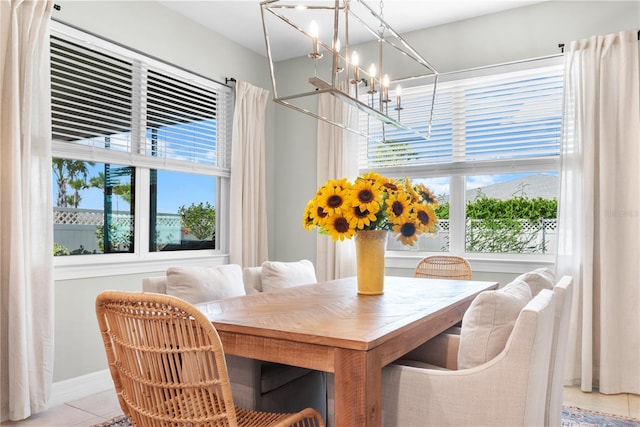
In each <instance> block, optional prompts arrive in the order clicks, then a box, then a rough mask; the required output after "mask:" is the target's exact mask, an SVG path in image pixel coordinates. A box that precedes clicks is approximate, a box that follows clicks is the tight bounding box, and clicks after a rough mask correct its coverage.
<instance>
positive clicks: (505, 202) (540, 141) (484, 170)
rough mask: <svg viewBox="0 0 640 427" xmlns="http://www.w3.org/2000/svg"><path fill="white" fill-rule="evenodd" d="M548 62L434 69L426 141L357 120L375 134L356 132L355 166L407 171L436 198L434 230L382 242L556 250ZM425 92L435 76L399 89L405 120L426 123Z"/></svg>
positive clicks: (555, 160) (555, 118) (558, 87)
mask: <svg viewBox="0 0 640 427" xmlns="http://www.w3.org/2000/svg"><path fill="white" fill-rule="evenodd" d="M552 62H555V63H553V64H550V63H549V61H534V62H533V63H527V64H526V66H527V68H526V69H518V70H515V69H513V66H498V67H495V68H493V69H492V72H491V74H488V69H485V70H482V71H477V70H476V71H475V73H480V72H482V73H483V74H484V75H475V76H469V75H468V74H469V73H467V74H466V75H465V74H460V75H459V74H450V75H443V76H441V77H440V81H439V82H438V84H437V91H436V98H435V104H434V105H435V108H434V116H433V120H432V127H431V137H430V138H429V139H428V140H424V139H422V138H419V137H416V136H415V135H414V134H413V133H411V132H407V131H404V130H399V129H396V128H390V127H389V126H385V128H384V129H383V128H382V126H381V125H374V124H372V123H371V122H370V121H367V120H366V118H362V119H361V121H360V126H362V127H364V126H367V127H368V131H369V132H373V133H374V137H373V138H371V139H369V140H368V141H367V140H364V139H361V145H360V170H361V171H362V172H364V171H369V170H375V171H376V172H379V173H382V174H385V175H387V176H395V177H398V178H402V177H405V176H408V177H410V178H412V180H414V181H416V182H421V183H424V184H425V185H427V186H428V187H429V188H430V189H431V190H432V191H433V192H434V193H435V194H436V195H437V196H438V198H439V202H440V207H439V209H438V211H437V214H438V217H439V219H440V224H439V234H438V236H437V237H436V238H433V237H426V236H421V237H420V239H419V241H418V243H417V245H416V246H415V247H413V248H412V247H406V246H402V245H396V244H395V243H394V240H393V239H389V246H388V249H391V250H394V251H416V250H417V251H427V252H451V253H456V254H462V255H465V256H470V255H475V256H480V254H498V253H499V254H502V255H504V254H526V255H525V256H536V255H538V254H553V253H555V218H556V208H557V194H558V170H559V152H560V130H561V116H562V91H563V76H562V66H561V65H559V60H557V59H555V60H554V61H552ZM520 66H522V64H520ZM521 68H522V67H521ZM432 93H433V83H432V82H431V83H429V82H424V81H423V82H421V83H420V84H416V85H414V86H413V87H407V88H404V87H403V100H402V103H403V107H404V109H403V110H402V114H403V117H401V119H402V121H406V122H411V125H412V126H413V127H419V126H422V127H423V129H426V127H427V126H428V120H427V119H426V118H428V117H429V111H430V106H431V99H432ZM373 126H378V128H377V129H376V128H373Z"/></svg>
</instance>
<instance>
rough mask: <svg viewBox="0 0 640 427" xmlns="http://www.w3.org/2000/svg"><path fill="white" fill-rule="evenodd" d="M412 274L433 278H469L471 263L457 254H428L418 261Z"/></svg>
mask: <svg viewBox="0 0 640 427" xmlns="http://www.w3.org/2000/svg"><path fill="white" fill-rule="evenodd" d="M414 276H415V277H427V278H435V279H456V280H471V265H470V264H469V261H467V260H466V259H464V258H462V257H459V256H453V255H434V256H428V257H426V258H423V259H422V260H421V261H420V262H419V263H418V265H417V266H416V271H415V273H414Z"/></svg>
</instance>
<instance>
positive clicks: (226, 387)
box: [96, 291, 324, 427]
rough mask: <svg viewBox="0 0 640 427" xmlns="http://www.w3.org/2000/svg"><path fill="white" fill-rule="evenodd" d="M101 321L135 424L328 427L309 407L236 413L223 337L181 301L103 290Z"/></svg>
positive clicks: (99, 306)
mask: <svg viewBox="0 0 640 427" xmlns="http://www.w3.org/2000/svg"><path fill="white" fill-rule="evenodd" d="M96 315H97V317H98V324H99V327H100V331H101V333H102V339H103V341H104V347H105V351H106V353H107V360H108V363H109V370H110V372H111V377H112V379H113V382H114V385H115V388H116V392H117V394H118V400H119V402H120V407H121V408H122V410H123V411H124V413H125V415H127V417H129V419H130V421H131V423H132V425H134V426H144V427H147V426H178V425H181V426H182V425H189V426H200V425H201V426H205V425H206V426H225V427H226V426H229V427H234V426H238V425H240V426H300V427H302V426H305V427H311V426H313V427H321V426H324V421H323V420H322V417H321V415H320V414H319V413H318V412H317V411H316V410H314V409H310V408H308V409H305V410H304V411H301V412H299V413H297V414H272V413H265V412H254V411H249V410H245V409H241V408H237V407H235V406H234V404H233V396H232V393H231V386H230V383H229V376H228V373H227V366H226V363H225V358H224V353H223V349H222V343H221V342H220V337H219V336H218V333H217V331H216V329H215V327H214V326H213V324H212V323H211V322H210V321H209V320H208V319H207V318H206V317H205V316H204V315H203V314H202V313H201V312H200V311H199V310H198V309H197V308H196V307H194V306H193V305H191V304H189V303H187V302H186V301H184V300H182V299H179V298H175V297H172V296H169V295H160V294H150V293H130V292H117V291H105V292H102V293H100V294H99V295H98V297H97V299H96Z"/></svg>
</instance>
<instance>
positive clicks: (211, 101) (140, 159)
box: [51, 35, 232, 173]
mask: <svg viewBox="0 0 640 427" xmlns="http://www.w3.org/2000/svg"><path fill="white" fill-rule="evenodd" d="M107 44H108V42H104V41H100V42H99V43H94V42H90V43H87V42H86V41H80V40H74V39H73V38H71V37H67V36H66V35H53V36H52V37H51V80H52V81H51V83H52V124H53V135H52V136H53V140H54V141H56V142H60V141H61V142H66V143H71V144H74V145H75V146H76V147H80V146H84V147H92V149H97V150H109V155H108V156H109V157H111V156H112V155H113V154H117V152H120V153H121V155H126V156H127V159H128V160H127V162H128V163H130V164H132V165H134V166H135V165H144V166H147V167H152V168H159V169H167V168H168V169H189V170H193V166H189V165H194V164H197V165H200V166H201V167H204V168H214V169H215V170H217V171H218V172H222V173H226V172H228V170H229V165H230V154H231V150H230V143H231V138H230V126H231V108H232V105H231V103H232V96H231V95H232V94H231V89H230V88H228V87H226V86H224V85H221V84H218V83H216V82H213V81H211V80H208V79H205V78H202V77H200V76H197V75H194V74H192V73H187V72H185V71H183V70H180V69H178V68H175V67H172V66H170V65H167V64H164V63H162V62H159V61H156V60H153V59H152V58H148V57H145V56H143V55H140V54H137V53H136V52H133V51H128V50H126V49H123V48H119V47H118V46H115V45H113V47H112V48H110V47H111V46H108V45H107ZM180 165H183V166H180Z"/></svg>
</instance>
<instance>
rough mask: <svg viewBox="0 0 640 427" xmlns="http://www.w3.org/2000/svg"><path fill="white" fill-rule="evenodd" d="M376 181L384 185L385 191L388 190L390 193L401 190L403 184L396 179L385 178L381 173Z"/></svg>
mask: <svg viewBox="0 0 640 427" xmlns="http://www.w3.org/2000/svg"><path fill="white" fill-rule="evenodd" d="M376 182H378V183H379V184H380V185H381V186H382V188H383V189H384V191H386V192H387V193H389V194H395V193H397V192H398V191H400V189H401V188H402V184H400V183H399V182H398V181H396V180H395V179H393V178H385V177H384V176H381V175H380V178H379V179H378V180H377V181H376Z"/></svg>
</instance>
